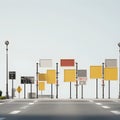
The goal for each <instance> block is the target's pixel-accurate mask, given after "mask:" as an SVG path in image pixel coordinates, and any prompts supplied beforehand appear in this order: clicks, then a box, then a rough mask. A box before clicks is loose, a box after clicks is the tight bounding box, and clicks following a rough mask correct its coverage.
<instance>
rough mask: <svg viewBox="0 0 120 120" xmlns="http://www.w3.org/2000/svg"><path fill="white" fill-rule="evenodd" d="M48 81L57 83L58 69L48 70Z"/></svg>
mask: <svg viewBox="0 0 120 120" xmlns="http://www.w3.org/2000/svg"><path fill="white" fill-rule="evenodd" d="M47 83H48V84H56V70H47Z"/></svg>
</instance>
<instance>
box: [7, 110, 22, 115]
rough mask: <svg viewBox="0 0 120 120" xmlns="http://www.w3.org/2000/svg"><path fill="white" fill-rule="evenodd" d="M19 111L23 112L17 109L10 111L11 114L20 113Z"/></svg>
mask: <svg viewBox="0 0 120 120" xmlns="http://www.w3.org/2000/svg"><path fill="white" fill-rule="evenodd" d="M19 112H21V111H18V110H16V111H12V112H10V113H9V114H18V113H19Z"/></svg>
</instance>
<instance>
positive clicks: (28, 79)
mask: <svg viewBox="0 0 120 120" xmlns="http://www.w3.org/2000/svg"><path fill="white" fill-rule="evenodd" d="M21 84H34V77H32V76H22V77H21Z"/></svg>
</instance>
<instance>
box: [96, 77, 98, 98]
mask: <svg viewBox="0 0 120 120" xmlns="http://www.w3.org/2000/svg"><path fill="white" fill-rule="evenodd" d="M96 99H98V79H96Z"/></svg>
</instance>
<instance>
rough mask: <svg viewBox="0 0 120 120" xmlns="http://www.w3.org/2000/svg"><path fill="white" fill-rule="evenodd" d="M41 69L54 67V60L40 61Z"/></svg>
mask: <svg viewBox="0 0 120 120" xmlns="http://www.w3.org/2000/svg"><path fill="white" fill-rule="evenodd" d="M39 65H40V67H52V59H40V63H39Z"/></svg>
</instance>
